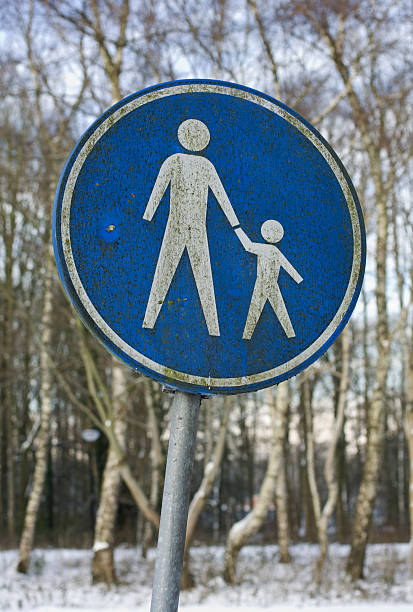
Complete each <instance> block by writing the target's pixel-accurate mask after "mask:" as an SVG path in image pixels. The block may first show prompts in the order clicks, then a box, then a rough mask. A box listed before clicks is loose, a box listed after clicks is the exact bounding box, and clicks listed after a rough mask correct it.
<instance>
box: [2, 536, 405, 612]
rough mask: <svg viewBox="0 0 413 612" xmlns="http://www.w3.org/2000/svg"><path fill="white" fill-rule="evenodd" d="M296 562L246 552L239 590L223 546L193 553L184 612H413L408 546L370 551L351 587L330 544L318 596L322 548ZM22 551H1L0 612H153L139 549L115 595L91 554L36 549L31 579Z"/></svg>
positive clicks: (306, 549) (122, 552)
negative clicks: (228, 578)
mask: <svg viewBox="0 0 413 612" xmlns="http://www.w3.org/2000/svg"><path fill="white" fill-rule="evenodd" d="M291 552H292V556H293V562H292V564H290V565H280V564H279V563H278V551H277V547H276V546H263V547H261V546H249V547H246V548H244V549H243V550H242V552H241V554H240V557H239V562H238V578H239V584H238V585H237V586H235V587H229V586H227V585H226V584H225V583H224V581H223V579H222V577H221V572H222V567H223V555H224V549H223V548H222V547H206V546H205V547H199V548H198V547H197V548H193V549H192V553H191V569H192V572H193V574H194V576H195V577H196V579H197V586H196V588H194V589H193V590H191V591H188V592H184V593H182V594H181V599H180V609H182V611H183V612H207V611H208V610H213V612H223V611H227V612H228V610H233V611H234V610H237V611H239V612H256V611H257V610H263V609H265V610H267V611H269V612H270V611H271V612H282V611H283V610H292V611H293V610H297V611H298V610H299V611H300V612H307V611H311V612H315V611H316V612H327V611H328V612H372V610H373V609H374V612H390V610H396V612H412V610H413V580H411V579H410V578H409V547H408V545H407V544H375V545H371V546H369V548H368V552H367V560H366V577H365V580H362V581H359V582H358V583H357V584H355V585H351V584H350V583H349V582H348V580H347V578H346V577H345V573H344V567H345V562H346V557H347V554H348V547H346V546H339V545H332V546H331V547H330V559H329V560H328V561H327V563H326V569H325V576H324V583H323V585H322V587H321V588H320V589H317V588H316V586H315V585H314V583H313V579H312V572H313V568H314V563H315V560H316V558H317V554H318V548H317V546H313V545H309V544H298V545H296V546H293V547H292V548H291ZM17 556H18V555H17V551H15V550H12V551H2V552H0V610H2V611H3V610H4V611H6V610H7V611H9V610H10V611H14V610H21V611H23V612H57V611H61V610H64V611H65V612H102V611H105V610H111V611H113V612H132V611H134V612H149V605H150V597H151V583H152V575H153V567H154V561H155V551H154V550H151V551H150V553H149V556H148V559H147V560H144V559H142V558H141V556H140V550H139V549H138V550H137V549H134V548H126V547H120V548H118V549H117V550H116V554H115V561H116V568H117V574H118V578H119V580H120V584H118V585H117V586H115V587H112V588H111V589H108V588H106V587H105V586H103V585H94V586H92V585H91V584H90V562H91V552H90V551H88V550H69V549H58V550H56V549H42V550H40V549H38V550H36V551H35V552H34V553H33V555H32V564H31V569H30V573H29V574H28V575H27V576H24V575H21V574H18V573H17V572H16V571H15V567H16V563H17Z"/></svg>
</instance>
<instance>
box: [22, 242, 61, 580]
mask: <svg viewBox="0 0 413 612" xmlns="http://www.w3.org/2000/svg"><path fill="white" fill-rule="evenodd" d="M52 270H53V263H52V254H51V247H50V248H49V249H48V251H47V260H46V277H45V288H44V303H43V313H42V336H41V348H40V375H41V388H40V398H41V406H40V419H41V420H40V430H39V433H38V435H37V450H36V465H35V468H34V474H33V484H32V488H31V491H30V496H29V501H28V503H27V507H26V514H25V518H24V526H23V533H22V536H21V540H20V550H19V561H18V564H17V571H18V572H21V573H23V574H24V573H26V572H27V570H28V567H29V561H30V552H31V550H32V548H33V540H34V529H35V525H36V519H37V514H38V510H39V506H40V501H41V495H42V492H43V488H44V482H45V477H46V467H47V446H48V440H49V423H50V415H51V410H52V400H51V369H50V364H49V351H50V339H51V319H52V280H53V276H52Z"/></svg>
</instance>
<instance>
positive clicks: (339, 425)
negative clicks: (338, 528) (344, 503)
mask: <svg viewBox="0 0 413 612" xmlns="http://www.w3.org/2000/svg"><path fill="white" fill-rule="evenodd" d="M341 343H342V370H341V374H340V389H339V395H338V402H337V410H336V417H335V421H334V427H333V434H332V436H331V439H330V442H329V445H328V451H327V458H326V463H325V467H324V477H325V480H326V483H327V490H328V494H327V501H326V503H325V505H324V507H323V509H322V512H321V515H320V519H319V523H318V540H319V544H320V555H319V557H318V560H317V564H316V582H317V583H318V584H320V583H321V580H322V572H323V567H324V563H325V560H326V557H327V554H328V538H327V527H328V521H329V519H330V517H331V515H332V514H333V512H334V509H335V507H336V504H337V496H338V483H337V476H336V469H335V465H336V450H337V443H338V440H339V438H340V435H341V432H342V429H343V425H344V412H345V406H346V398H347V389H348V385H349V373H350V333H349V329H348V327H346V328H345V329H344V330H343V332H342V334H341Z"/></svg>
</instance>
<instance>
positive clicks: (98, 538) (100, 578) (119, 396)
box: [92, 359, 127, 585]
mask: <svg viewBox="0 0 413 612" xmlns="http://www.w3.org/2000/svg"><path fill="white" fill-rule="evenodd" d="M126 382H127V381H126V370H125V368H124V366H122V365H121V364H119V363H118V362H115V359H114V360H113V366H112V401H113V428H114V433H115V436H116V438H117V440H118V442H119V445H120V446H121V448H122V450H123V449H124V445H125V437H126V421H125V418H124V416H125V413H126V410H127V404H126V401H127V397H126V390H127V384H126ZM120 483H121V475H120V471H119V458H118V454H117V453H116V451H115V449H114V447H113V445H112V444H111V445H110V446H109V451H108V457H107V460H106V465H105V470H104V473H103V478H102V489H101V494H100V501H99V508H98V511H97V515H96V525H95V538H94V544H93V560H92V581H93V582H94V583H96V582H105V583H106V584H108V585H111V584H113V583H114V582H115V581H116V574H115V567H114V561H113V547H114V529H115V521H116V513H117V509H118V495H119V488H120Z"/></svg>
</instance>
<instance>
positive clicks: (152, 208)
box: [143, 158, 171, 221]
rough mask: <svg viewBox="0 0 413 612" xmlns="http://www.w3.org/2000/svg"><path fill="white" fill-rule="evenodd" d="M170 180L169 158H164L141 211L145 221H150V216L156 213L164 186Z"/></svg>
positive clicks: (164, 189) (165, 186)
mask: <svg viewBox="0 0 413 612" xmlns="http://www.w3.org/2000/svg"><path fill="white" fill-rule="evenodd" d="M170 180H171V164H170V159H169V158H168V159H166V160H165V161H164V163H163V164H162V166H161V169H160V170H159V174H158V178H157V179H156V181H155V185H154V186H153V189H152V193H151V195H150V198H149V200H148V203H147V205H146V208H145V212H144V213H143V218H144V219H145V221H151V220H152V217H153V216H154V214H155V213H156V209H157V208H158V206H159V203H160V201H161V200H162V196H163V194H164V193H165V191H166V188H167V187H168V185H169V182H170Z"/></svg>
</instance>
